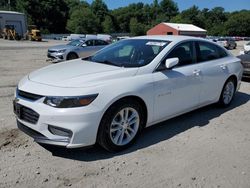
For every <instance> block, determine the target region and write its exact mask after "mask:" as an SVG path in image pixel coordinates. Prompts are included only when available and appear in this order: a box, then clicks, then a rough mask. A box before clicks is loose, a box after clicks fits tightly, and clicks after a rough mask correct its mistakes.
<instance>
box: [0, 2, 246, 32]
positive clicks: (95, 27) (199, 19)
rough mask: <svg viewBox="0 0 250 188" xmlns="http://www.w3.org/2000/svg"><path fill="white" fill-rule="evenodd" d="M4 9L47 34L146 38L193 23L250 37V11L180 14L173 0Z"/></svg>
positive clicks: (37, 4) (28, 4) (19, 4)
mask: <svg viewBox="0 0 250 188" xmlns="http://www.w3.org/2000/svg"><path fill="white" fill-rule="evenodd" d="M0 9H2V10H3V9H5V10H6V9H11V10H14V11H19V12H23V13H25V14H26V15H27V19H28V24H30V25H31V24H34V25H37V26H38V27H40V29H41V31H42V32H43V33H109V34H111V33H130V34H131V35H145V34H146V31H147V30H149V29H150V28H152V27H153V26H155V25H156V24H158V23H161V22H174V23H190V24H194V25H196V26H199V27H201V28H204V29H206V30H207V31H208V35H213V36H250V10H241V11H234V12H226V11H225V10H224V8H222V7H215V8H213V9H207V8H204V9H202V10H200V9H199V8H198V7H197V6H195V5H194V6H192V7H190V8H188V9H186V10H183V11H179V8H178V5H177V4H176V3H175V2H174V1H173V0H161V1H158V0H154V1H153V2H152V3H151V4H145V3H142V2H141V3H132V4H129V5H128V6H125V7H121V8H117V9H114V10H109V9H108V7H107V5H106V4H105V2H104V1H103V0H94V1H93V2H92V3H91V4H89V3H87V2H86V1H80V0H12V1H11V4H10V5H8V0H3V1H1V2H0Z"/></svg>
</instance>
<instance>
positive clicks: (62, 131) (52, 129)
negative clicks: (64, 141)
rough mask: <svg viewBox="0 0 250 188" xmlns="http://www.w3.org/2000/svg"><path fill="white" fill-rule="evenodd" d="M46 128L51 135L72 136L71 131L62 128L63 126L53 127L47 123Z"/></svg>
mask: <svg viewBox="0 0 250 188" xmlns="http://www.w3.org/2000/svg"><path fill="white" fill-rule="evenodd" d="M48 130H49V131H50V132H51V133H52V134H53V135H57V136H64V137H69V138H71V136H72V131H71V130H68V129H64V128H61V127H55V126H52V125H49V126H48Z"/></svg>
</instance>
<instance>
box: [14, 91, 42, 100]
mask: <svg viewBox="0 0 250 188" xmlns="http://www.w3.org/2000/svg"><path fill="white" fill-rule="evenodd" d="M17 95H18V96H20V97H22V98H24V99H29V100H32V101H36V100H38V99H40V98H42V97H43V96H42V95H37V94H33V93H28V92H25V91H21V90H17Z"/></svg>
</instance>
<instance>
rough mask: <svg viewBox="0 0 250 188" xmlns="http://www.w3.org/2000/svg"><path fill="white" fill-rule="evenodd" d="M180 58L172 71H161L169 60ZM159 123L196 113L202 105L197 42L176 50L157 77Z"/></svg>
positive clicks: (187, 43) (156, 108)
mask: <svg viewBox="0 0 250 188" xmlns="http://www.w3.org/2000/svg"><path fill="white" fill-rule="evenodd" d="M173 57H178V58H179V64H178V65H177V66H176V67H173V68H172V69H163V70H162V69H161V66H163V67H164V63H165V60H166V59H168V58H173ZM153 79H154V83H155V84H154V97H155V107H154V109H155V111H154V112H155V113H154V117H155V120H156V121H159V120H163V119H166V118H168V117H172V116H175V115H177V114H179V113H182V112H185V111H189V110H192V108H194V107H195V106H197V105H199V95H200V87H201V75H200V71H199V69H198V68H197V64H196V63H195V48H194V42H184V43H181V44H179V45H178V46H176V47H175V48H174V49H173V50H172V51H171V52H170V53H169V54H168V55H167V57H166V58H165V59H164V60H163V61H162V63H161V65H160V66H159V67H158V68H157V70H156V71H155V72H154V73H153Z"/></svg>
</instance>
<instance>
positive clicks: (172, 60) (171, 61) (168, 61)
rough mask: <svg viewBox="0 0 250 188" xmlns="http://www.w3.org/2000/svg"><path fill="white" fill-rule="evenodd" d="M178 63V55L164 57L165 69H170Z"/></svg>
mask: <svg viewBox="0 0 250 188" xmlns="http://www.w3.org/2000/svg"><path fill="white" fill-rule="evenodd" d="M178 63H179V58H178V57H174V58H169V59H166V61H165V67H166V68H167V69H171V68H172V67H174V66H175V65H177V64H178Z"/></svg>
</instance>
